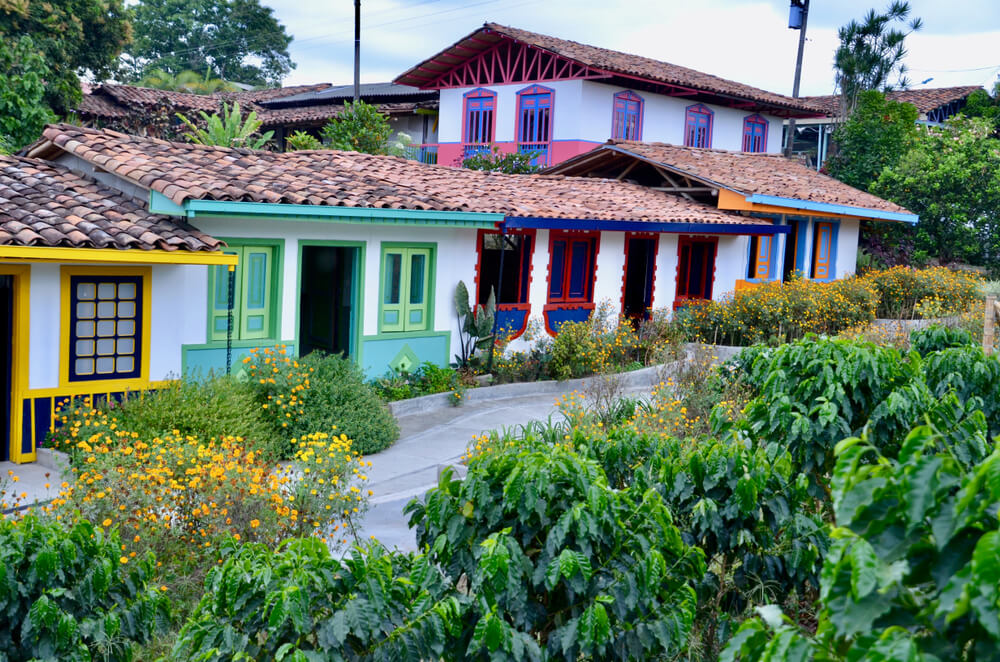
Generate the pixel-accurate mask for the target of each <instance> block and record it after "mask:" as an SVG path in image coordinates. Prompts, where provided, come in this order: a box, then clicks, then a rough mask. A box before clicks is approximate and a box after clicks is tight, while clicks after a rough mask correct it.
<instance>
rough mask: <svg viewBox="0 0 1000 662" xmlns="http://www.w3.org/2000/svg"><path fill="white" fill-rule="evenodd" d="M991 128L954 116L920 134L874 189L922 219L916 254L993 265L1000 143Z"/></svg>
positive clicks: (999, 251)
mask: <svg viewBox="0 0 1000 662" xmlns="http://www.w3.org/2000/svg"><path fill="white" fill-rule="evenodd" d="M994 130H995V125H993V124H991V123H990V122H989V121H988V120H985V119H982V118H975V119H965V118H956V119H952V120H950V121H949V122H948V123H947V124H946V126H945V127H943V128H931V129H928V130H925V131H922V132H921V134H920V136H919V139H918V140H917V141H916V142H915V143H914V145H913V147H912V149H910V150H909V151H908V152H907V153H906V154H905V155H904V156H903V157H902V158H900V159H899V160H898V162H897V163H895V164H892V165H890V166H889V167H887V168H886V169H885V170H884V171H883V172H882V173H881V175H880V176H879V177H878V180H877V181H876V182H875V183H874V184H873V185H872V187H871V190H872V192H874V193H876V194H878V195H881V196H882V197H885V198H888V199H889V200H892V201H893V202H896V203H898V204H901V205H903V206H904V207H906V208H907V209H909V210H910V211H912V212H914V213H916V214H919V215H920V222H919V223H918V224H917V226H916V236H915V242H916V248H917V250H922V251H925V252H926V253H927V254H928V255H929V256H936V257H938V258H939V259H940V260H941V261H942V262H949V261H952V260H962V261H967V262H971V263H973V264H987V265H996V264H997V260H998V259H1000V140H998V139H997V138H995V137H993V135H992V132H993V131H994ZM994 269H996V268H995V267H994Z"/></svg>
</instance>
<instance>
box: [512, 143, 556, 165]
mask: <svg viewBox="0 0 1000 662" xmlns="http://www.w3.org/2000/svg"><path fill="white" fill-rule="evenodd" d="M517 151H518V152H520V153H521V154H532V153H534V155H535V156H534V157H532V159H531V165H533V166H540V167H544V166H547V165H549V143H547V142H546V143H519V144H518V146H517Z"/></svg>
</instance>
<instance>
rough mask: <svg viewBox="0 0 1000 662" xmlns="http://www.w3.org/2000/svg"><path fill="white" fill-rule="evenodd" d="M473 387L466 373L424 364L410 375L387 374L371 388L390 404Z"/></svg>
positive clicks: (427, 363)
mask: <svg viewBox="0 0 1000 662" xmlns="http://www.w3.org/2000/svg"><path fill="white" fill-rule="evenodd" d="M475 385H476V382H475V380H474V379H473V378H472V374H471V373H470V372H468V371H458V370H455V369H453V368H442V367H440V366H437V365H435V364H433V363H430V362H424V363H423V364H421V366H420V367H419V368H417V369H416V370H415V371H414V372H413V373H412V374H410V373H405V372H404V373H399V372H395V371H393V372H389V373H388V374H387V375H386V376H384V377H382V378H380V379H377V380H375V382H374V383H373V385H372V387H373V388H374V389H375V392H376V393H378V394H379V395H380V396H381V397H383V398H385V399H386V400H388V401H390V402H392V401H395V400H406V399H408V398H416V397H420V396H422V395H433V394H435V393H447V392H448V391H458V392H461V391H463V390H465V389H466V388H469V387H470V386H475Z"/></svg>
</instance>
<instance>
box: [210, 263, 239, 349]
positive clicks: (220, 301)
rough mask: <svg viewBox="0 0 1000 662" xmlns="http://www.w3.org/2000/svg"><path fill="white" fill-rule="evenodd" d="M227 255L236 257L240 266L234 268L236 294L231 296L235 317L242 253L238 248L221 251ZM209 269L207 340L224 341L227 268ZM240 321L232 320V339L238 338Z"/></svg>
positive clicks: (226, 309) (226, 312)
mask: <svg viewBox="0 0 1000 662" xmlns="http://www.w3.org/2000/svg"><path fill="white" fill-rule="evenodd" d="M223 252H224V253H226V254H227V255H238V256H239V261H240V265H239V266H237V267H236V269H237V274H236V275H237V278H236V292H235V293H234V295H233V307H234V308H235V310H234V311H233V313H234V314H235V315H238V314H239V312H238V311H239V303H238V302H239V300H240V289H241V288H240V285H241V283H240V278H239V276H240V273H239V270H240V269H241V268H242V265H243V252H242V251H241V250H240V249H239V248H226V249H224V250H223ZM209 269H211V272H210V273H211V276H212V277H211V282H210V284H209V288H210V289H209V296H210V297H211V301H210V302H209V320H208V323H209V334H208V335H209V340H223V341H224V340H225V339H226V327H227V325H228V324H229V267H227V266H225V265H217V266H214V267H209ZM239 324H240V320H239V319H238V318H236V317H234V318H233V337H234V338H239V335H240V330H239Z"/></svg>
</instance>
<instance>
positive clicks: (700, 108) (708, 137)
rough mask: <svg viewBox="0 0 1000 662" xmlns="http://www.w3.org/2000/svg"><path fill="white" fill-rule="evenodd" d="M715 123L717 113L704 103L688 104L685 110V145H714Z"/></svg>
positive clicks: (708, 146)
mask: <svg viewBox="0 0 1000 662" xmlns="http://www.w3.org/2000/svg"><path fill="white" fill-rule="evenodd" d="M714 123H715V113H714V112H713V111H712V109H711V108H709V107H708V106H706V105H705V104H703V103H697V104H695V105H693V106H688V107H687V109H686V110H685V111H684V146H685V147H703V148H705V149H708V148H710V147H711V146H712V125H713V124H714Z"/></svg>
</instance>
